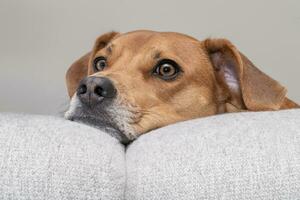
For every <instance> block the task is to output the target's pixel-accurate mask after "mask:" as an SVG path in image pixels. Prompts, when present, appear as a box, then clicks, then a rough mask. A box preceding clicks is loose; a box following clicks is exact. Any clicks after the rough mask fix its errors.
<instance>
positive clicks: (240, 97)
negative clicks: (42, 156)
mask: <svg viewBox="0 0 300 200" xmlns="http://www.w3.org/2000/svg"><path fill="white" fill-rule="evenodd" d="M66 79H67V87H68V93H69V96H70V97H72V100H71V103H70V108H69V110H68V111H67V112H66V115H65V116H66V118H67V119H70V120H78V121H83V122H86V123H89V124H92V125H95V126H99V127H107V128H110V129H111V130H115V131H117V132H118V133H119V134H120V135H121V136H122V138H121V139H122V140H123V141H125V140H133V139H134V138H136V137H138V136H139V135H141V134H143V133H146V132H147V131H149V130H152V129H155V128H159V127H162V126H166V125H168V124H171V123H175V122H178V121H183V120H188V119H193V118H198V117H204V116H209V115H215V114H219V113H228V112H237V111H245V110H249V111H264V110H280V109H288V108H296V107H299V106H298V105H297V104H296V103H294V102H292V101H291V100H289V99H288V98H286V89H285V88H284V87H282V86H281V85H280V84H279V83H278V82H277V81H275V80H273V79H272V78H270V77H269V76H267V75H266V74H264V73H263V72H261V71H260V70H259V69H257V68H256V67H255V66H254V65H253V63H251V61H249V60H248V59H247V57H245V56H244V55H243V54H242V53H240V52H239V51H238V50H237V49H236V47H234V46H233V45H232V44H231V43H230V42H229V41H228V40H225V39H206V40H204V41H198V40H196V39H194V38H192V37H189V36H187V35H183V34H179V33H171V32H154V31H134V32H130V33H126V34H119V33H115V32H111V33H107V34H104V35H102V36H100V37H99V38H98V39H97V41H96V43H95V45H94V48H93V50H92V51H91V52H89V53H88V54H86V55H85V56H83V57H82V58H80V59H79V60H78V61H76V62H75V63H74V64H73V65H72V66H71V67H70V69H69V70H68V72H67V76H66Z"/></svg>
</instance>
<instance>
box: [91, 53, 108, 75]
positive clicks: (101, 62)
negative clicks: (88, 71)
mask: <svg viewBox="0 0 300 200" xmlns="http://www.w3.org/2000/svg"><path fill="white" fill-rule="evenodd" d="M105 67H107V62H106V58H104V57H102V56H100V57H97V58H96V59H95V60H94V70H95V71H96V72H98V71H102V70H103V69H104V68H105Z"/></svg>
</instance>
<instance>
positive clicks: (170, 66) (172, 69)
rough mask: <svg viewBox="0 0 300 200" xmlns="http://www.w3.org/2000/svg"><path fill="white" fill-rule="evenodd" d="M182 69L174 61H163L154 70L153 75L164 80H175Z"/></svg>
mask: <svg viewBox="0 0 300 200" xmlns="http://www.w3.org/2000/svg"><path fill="white" fill-rule="evenodd" d="M179 71H180V69H179V67H178V65H177V63H176V62H174V61H173V60H167V59H166V60H162V61H160V62H159V63H158V64H157V65H156V67H155V68H154V71H153V73H154V74H155V75H157V76H159V77H160V78H162V79H164V80H171V79H174V78H175V77H176V76H177V75H178V73H179Z"/></svg>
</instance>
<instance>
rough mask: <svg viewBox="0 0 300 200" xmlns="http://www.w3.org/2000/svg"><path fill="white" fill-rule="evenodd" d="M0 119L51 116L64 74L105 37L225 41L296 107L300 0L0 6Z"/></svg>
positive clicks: (119, 0)
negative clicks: (135, 34)
mask: <svg viewBox="0 0 300 200" xmlns="http://www.w3.org/2000/svg"><path fill="white" fill-rule="evenodd" d="M0 25H1V26H0V92H1V93H0V111H10V112H12V111H13V112H28V113H40V114H58V113H61V112H63V111H64V110H65V109H66V108H67V105H68V97H67V92H66V88H65V80H64V77H65V72H66V70H67V69H68V67H69V66H70V64H71V63H72V62H73V61H75V60H76V59H77V58H78V57H80V56H81V55H83V54H85V53H86V52H87V51H89V50H90V49H91V48H92V45H93V42H94V41H95V39H96V37H97V36H98V35H100V34H102V33H104V32H106V31H111V30H116V31H120V32H127V31H131V30H136V29H152V30H157V31H176V32H182V33H186V34H189V35H191V36H193V37H196V38H198V39H199V40H202V39H204V38H206V37H225V38H228V39H230V40H231V41H232V42H233V43H234V44H235V45H236V46H237V47H238V48H239V49H240V51H242V52H243V53H244V54H246V55H247V56H248V58H250V59H251V60H252V61H253V62H254V63H255V64H256V65H257V66H258V67H259V68H260V69H262V70H263V71H264V72H266V73H267V74H269V75H270V76H271V77H273V78H275V79H277V80H278V81H280V82H281V83H282V84H283V85H285V86H286V87H287V88H288V91H289V93H288V94H289V97H290V98H291V99H293V100H295V101H298V102H300V92H299V84H300V80H299V79H300V78H299V76H300V64H299V63H300V55H299V53H300V50H299V49H300V40H299V36H300V1H299V0H264V1H262V0H248V1H241V0H234V1H230V0H218V1H217V0H210V1H201V0H195V1H187V0H186V1H175V0H150V1H142V0H115V1H114V0H107V1H102V0H90V1H88V0H76V1H75V0H67V1H65V0H48V1H44V0H26V1H25V0H24V1H22V0H0Z"/></svg>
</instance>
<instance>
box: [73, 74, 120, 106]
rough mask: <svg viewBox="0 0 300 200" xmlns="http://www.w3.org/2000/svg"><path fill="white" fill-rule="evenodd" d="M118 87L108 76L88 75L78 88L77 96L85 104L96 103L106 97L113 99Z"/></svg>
mask: <svg viewBox="0 0 300 200" xmlns="http://www.w3.org/2000/svg"><path fill="white" fill-rule="evenodd" d="M115 95H116V89H115V87H114V85H113V83H112V81H111V80H110V79H108V78H106V77H93V76H91V77H87V78H85V79H83V80H82V81H81V82H80V84H79V87H78V89H77V96H78V97H79V99H80V100H81V101H82V102H83V103H85V104H96V103H100V102H102V101H103V100H104V99H112V98H113V97H115Z"/></svg>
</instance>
